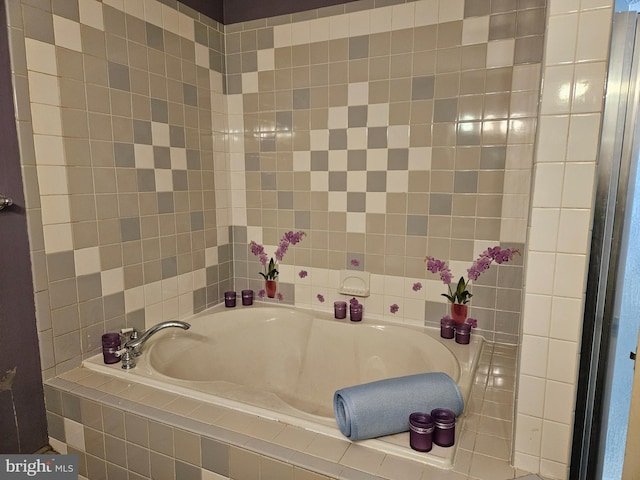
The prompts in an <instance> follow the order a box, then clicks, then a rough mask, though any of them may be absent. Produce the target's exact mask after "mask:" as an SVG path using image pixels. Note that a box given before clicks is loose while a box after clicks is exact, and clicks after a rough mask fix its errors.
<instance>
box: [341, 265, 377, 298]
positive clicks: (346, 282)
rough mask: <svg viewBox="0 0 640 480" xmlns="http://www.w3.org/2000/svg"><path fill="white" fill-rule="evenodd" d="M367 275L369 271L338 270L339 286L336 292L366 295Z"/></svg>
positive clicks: (367, 293) (358, 295)
mask: <svg viewBox="0 0 640 480" xmlns="http://www.w3.org/2000/svg"><path fill="white" fill-rule="evenodd" d="M369 276H370V274H369V272H360V271H358V270H340V288H339V289H338V292H339V293H342V294H343V295H350V296H353V297H368V296H369Z"/></svg>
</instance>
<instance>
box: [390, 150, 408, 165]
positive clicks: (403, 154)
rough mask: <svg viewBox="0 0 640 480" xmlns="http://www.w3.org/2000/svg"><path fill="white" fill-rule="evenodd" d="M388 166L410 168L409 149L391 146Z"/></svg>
mask: <svg viewBox="0 0 640 480" xmlns="http://www.w3.org/2000/svg"><path fill="white" fill-rule="evenodd" d="M387 168H388V169H389V170H408V169H409V149H408V148H390V149H389V153H388V156H387Z"/></svg>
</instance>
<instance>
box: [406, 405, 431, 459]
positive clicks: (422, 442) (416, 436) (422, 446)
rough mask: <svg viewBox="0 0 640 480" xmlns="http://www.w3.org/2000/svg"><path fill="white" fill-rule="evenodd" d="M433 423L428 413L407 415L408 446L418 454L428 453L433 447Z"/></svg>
mask: <svg viewBox="0 0 640 480" xmlns="http://www.w3.org/2000/svg"><path fill="white" fill-rule="evenodd" d="M434 427H435V425H434V422H433V418H431V415H429V414H428V413H422V412H414V413H412V414H411V415H409V445H410V446H411V448H413V449H414V450H417V451H418V452H429V451H431V448H432V447H433V430H434Z"/></svg>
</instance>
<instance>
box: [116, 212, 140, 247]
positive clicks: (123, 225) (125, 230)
mask: <svg viewBox="0 0 640 480" xmlns="http://www.w3.org/2000/svg"><path fill="white" fill-rule="evenodd" d="M120 236H121V237H122V241H123V242H130V241H132V240H140V218H138V217H129V218H121V219H120Z"/></svg>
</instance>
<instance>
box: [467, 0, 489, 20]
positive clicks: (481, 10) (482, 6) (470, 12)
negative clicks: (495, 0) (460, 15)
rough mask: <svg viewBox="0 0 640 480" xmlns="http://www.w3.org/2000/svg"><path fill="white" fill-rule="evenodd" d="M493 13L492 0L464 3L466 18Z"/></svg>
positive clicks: (475, 0)
mask: <svg viewBox="0 0 640 480" xmlns="http://www.w3.org/2000/svg"><path fill="white" fill-rule="evenodd" d="M489 13H491V0H474V1H473V2H464V18H468V17H480V16H484V15H489Z"/></svg>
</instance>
